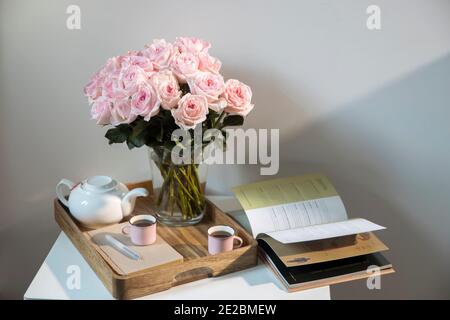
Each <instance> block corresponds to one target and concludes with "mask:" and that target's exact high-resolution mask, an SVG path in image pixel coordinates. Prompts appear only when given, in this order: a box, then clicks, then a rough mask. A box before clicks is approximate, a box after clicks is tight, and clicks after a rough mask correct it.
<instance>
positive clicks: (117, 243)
mask: <svg viewBox="0 0 450 320" xmlns="http://www.w3.org/2000/svg"><path fill="white" fill-rule="evenodd" d="M105 239H106V240H107V241H108V242H109V243H110V244H111V245H112V246H113V247H115V248H116V249H117V250H119V251H120V252H121V253H122V254H124V255H126V256H127V257H129V258H131V259H133V260H139V259H141V256H140V255H139V253H137V252H136V251H134V250H132V249H130V248H128V247H127V246H126V245H124V244H123V243H122V242H120V241H119V240H117V239H116V238H114V237H113V236H111V235H109V234H107V235H106V236H105Z"/></svg>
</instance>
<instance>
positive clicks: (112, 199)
mask: <svg viewBox="0 0 450 320" xmlns="http://www.w3.org/2000/svg"><path fill="white" fill-rule="evenodd" d="M66 188H68V189H69V190H70V195H69V200H68V201H67V200H66V198H65V196H64V189H66ZM56 195H57V196H58V199H59V200H60V201H61V202H62V203H63V204H64V205H65V206H66V207H68V208H69V210H70V213H71V214H72V215H73V217H74V218H75V219H77V220H78V221H79V222H81V224H83V225H84V226H86V227H89V228H98V227H101V226H104V225H108V224H112V223H117V222H119V221H121V220H122V219H123V218H124V217H126V216H128V215H129V214H130V213H131V212H132V211H133V209H134V204H135V200H136V197H146V196H148V191H147V190H146V189H144V188H136V189H133V190H131V191H129V190H128V188H127V187H126V186H125V185H124V184H123V183H120V182H118V181H116V180H114V179H113V178H111V177H108V176H94V177H91V178H88V179H86V180H84V181H82V182H80V183H78V184H75V183H73V182H72V181H70V180H67V179H62V180H61V181H60V182H59V183H58V184H57V185H56Z"/></svg>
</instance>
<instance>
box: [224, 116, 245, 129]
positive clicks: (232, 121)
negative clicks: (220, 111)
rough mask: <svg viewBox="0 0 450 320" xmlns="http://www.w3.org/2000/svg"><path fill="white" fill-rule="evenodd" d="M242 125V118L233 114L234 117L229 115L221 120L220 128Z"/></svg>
mask: <svg viewBox="0 0 450 320" xmlns="http://www.w3.org/2000/svg"><path fill="white" fill-rule="evenodd" d="M243 124H244V117H243V116H240V115H237V114H234V115H229V116H227V117H225V118H224V119H223V125H222V127H228V126H242V125H243Z"/></svg>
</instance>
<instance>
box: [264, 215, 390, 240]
mask: <svg viewBox="0 0 450 320" xmlns="http://www.w3.org/2000/svg"><path fill="white" fill-rule="evenodd" d="M382 229H385V227H383V226H380V225H378V224H376V223H373V222H370V221H368V220H366V219H361V218H358V219H350V220H345V221H338V222H332V223H326V224H320V225H311V226H307V227H301V228H296V229H288V230H281V231H274V232H267V233H266V234H267V235H268V236H270V237H272V238H273V239H275V240H277V241H280V242H281V243H294V242H304V241H313V240H320V239H329V238H335V237H341V236H348V235H352V234H358V233H365V232H371V231H377V230H382Z"/></svg>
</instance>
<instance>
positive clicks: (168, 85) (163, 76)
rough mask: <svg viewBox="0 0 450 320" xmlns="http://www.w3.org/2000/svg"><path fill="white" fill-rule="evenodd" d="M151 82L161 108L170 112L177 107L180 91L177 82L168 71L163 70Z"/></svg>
mask: <svg viewBox="0 0 450 320" xmlns="http://www.w3.org/2000/svg"><path fill="white" fill-rule="evenodd" d="M151 82H152V84H153V86H154V87H155V89H156V92H157V93H158V95H159V99H160V100H161V106H162V107H163V108H164V109H166V110H170V109H172V108H174V107H176V106H177V104H178V101H180V98H181V90H180V87H179V85H178V81H177V79H176V78H175V76H174V75H173V73H172V71H170V70H163V71H160V72H158V73H156V74H155V75H153V77H152V78H151Z"/></svg>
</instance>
